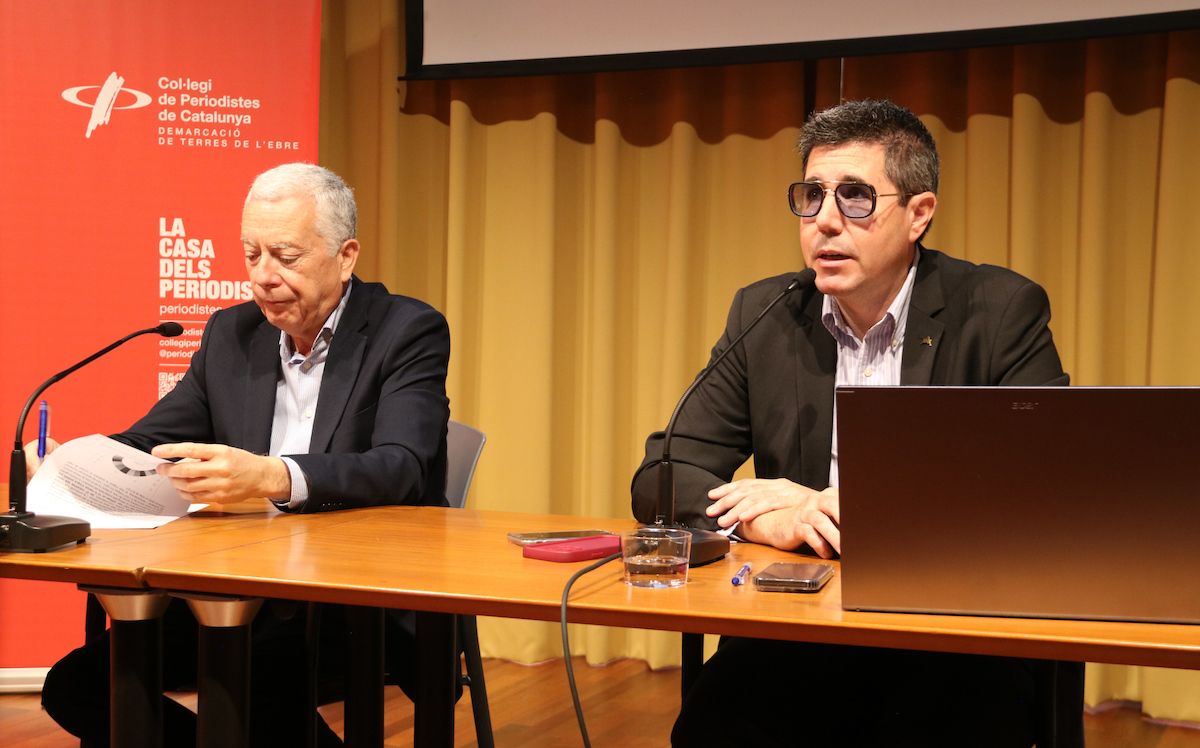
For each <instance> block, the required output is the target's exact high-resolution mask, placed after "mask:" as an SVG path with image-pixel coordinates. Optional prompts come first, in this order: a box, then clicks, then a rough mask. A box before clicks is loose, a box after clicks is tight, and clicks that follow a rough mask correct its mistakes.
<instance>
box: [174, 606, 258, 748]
mask: <svg viewBox="0 0 1200 748" xmlns="http://www.w3.org/2000/svg"><path fill="white" fill-rule="evenodd" d="M177 597H181V598H183V599H184V600H187V603H188V607H190V608H191V609H192V614H193V615H195V616H196V620H197V621H198V622H199V623H200V635H199V636H200V651H199V654H198V657H199V661H198V662H197V673H196V692H197V697H198V699H197V709H196V745H197V748H242V747H243V746H249V745H250V624H251V622H252V621H253V620H254V616H255V614H256V613H258V609H259V607H261V605H262V600H261V599H259V598H238V597H221V596H215V595H192V594H177Z"/></svg>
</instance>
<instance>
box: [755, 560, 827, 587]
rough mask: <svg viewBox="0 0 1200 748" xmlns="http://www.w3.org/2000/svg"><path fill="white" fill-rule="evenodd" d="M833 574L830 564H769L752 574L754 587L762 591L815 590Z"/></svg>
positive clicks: (822, 585) (823, 584)
mask: <svg viewBox="0 0 1200 748" xmlns="http://www.w3.org/2000/svg"><path fill="white" fill-rule="evenodd" d="M832 576H833V566H832V565H830V564H812V563H801V564H798V563H787V562H782V561H781V562H778V563H774V564H771V565H770V566H768V567H767V568H765V569H763V570H762V571H760V572H759V573H757V574H755V575H754V588H755V589H757V590H762V591H764V592H816V591H817V590H819V589H821V588H822V587H824V586H825V583H826V582H828V581H829V578H830V577H832Z"/></svg>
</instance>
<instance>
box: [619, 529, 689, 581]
mask: <svg viewBox="0 0 1200 748" xmlns="http://www.w3.org/2000/svg"><path fill="white" fill-rule="evenodd" d="M691 550H692V534H691V533H690V532H688V531H687V530H678V529H675V528H672V527H658V526H648V527H639V528H638V529H636V530H630V531H628V532H625V533H622V534H621V558H622V560H623V561H624V562H625V583H626V584H631V585H633V586H634V587H680V586H682V585H684V584H686V583H687V577H688V555H689V554H690V553H691Z"/></svg>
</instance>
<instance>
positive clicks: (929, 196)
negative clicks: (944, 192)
mask: <svg viewBox="0 0 1200 748" xmlns="http://www.w3.org/2000/svg"><path fill="white" fill-rule="evenodd" d="M907 209H908V220H909V229H908V240H909V241H910V242H915V241H916V240H917V239H919V238H921V234H924V233H925V229H926V228H927V227H928V226H929V222H930V221H932V220H933V212H934V211H935V210H937V195H935V194H933V193H932V192H922V193H919V194H916V195H913V196H912V197H911V198H909V201H908V206H907Z"/></svg>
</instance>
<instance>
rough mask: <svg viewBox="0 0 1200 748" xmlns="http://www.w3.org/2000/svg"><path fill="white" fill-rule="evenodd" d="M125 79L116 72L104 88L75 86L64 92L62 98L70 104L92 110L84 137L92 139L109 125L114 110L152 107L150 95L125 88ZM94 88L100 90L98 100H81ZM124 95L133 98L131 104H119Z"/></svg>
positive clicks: (112, 73)
mask: <svg viewBox="0 0 1200 748" xmlns="http://www.w3.org/2000/svg"><path fill="white" fill-rule="evenodd" d="M124 86H125V79H124V78H122V77H121V76H119V75H117V73H116V71H113V72H111V73H109V74H108V78H107V79H106V80H105V81H104V85H102V86H75V87H74V88H68V89H66V90H65V91H63V92H62V97H63V99H65V100H66V101H67V102H68V103H70V104H74V105H75V106H81V107H87V108H88V109H91V110H92V116H91V119H89V120H88V123H87V131H86V132H84V134H83V137H85V138H90V137H92V131H93V130H95V129H96V128H97V127H99V126H100V125H107V124H108V119H109V117H111V116H112V112H113V110H114V109H141V108H142V107H145V106H150V94H148V93H143V92H141V91H138V90H136V89H133V88H125V87H124ZM94 88H98V89H100V92H99V93H98V94H96V98H95V100H94V101H92V102H90V103H89V102H86V101H83V100H82V99H80V98H79V94H81V93H83V92H84V91H90V90H92V89H94ZM122 93H126V94H129V95H130V96H132V97H133V103H131V104H123V105H119V104H117V97H119V96H120V95H121V94H122Z"/></svg>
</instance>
